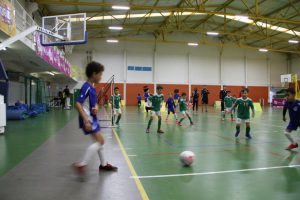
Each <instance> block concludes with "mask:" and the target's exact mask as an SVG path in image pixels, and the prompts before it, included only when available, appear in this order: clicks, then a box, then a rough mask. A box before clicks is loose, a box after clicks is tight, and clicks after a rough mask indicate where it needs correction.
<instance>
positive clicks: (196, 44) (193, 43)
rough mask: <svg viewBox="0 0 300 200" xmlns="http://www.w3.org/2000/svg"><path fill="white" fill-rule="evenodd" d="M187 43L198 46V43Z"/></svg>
mask: <svg viewBox="0 0 300 200" xmlns="http://www.w3.org/2000/svg"><path fill="white" fill-rule="evenodd" d="M188 45H189V46H198V43H194V42H189V43H188Z"/></svg>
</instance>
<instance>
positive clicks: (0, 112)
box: [0, 95, 6, 134]
mask: <svg viewBox="0 0 300 200" xmlns="http://www.w3.org/2000/svg"><path fill="white" fill-rule="evenodd" d="M5 126H6V104H5V103H4V96H3V95H0V134H4V132H5Z"/></svg>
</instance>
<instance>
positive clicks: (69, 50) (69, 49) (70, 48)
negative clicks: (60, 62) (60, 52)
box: [64, 45, 74, 55]
mask: <svg viewBox="0 0 300 200" xmlns="http://www.w3.org/2000/svg"><path fill="white" fill-rule="evenodd" d="M73 48H74V45H64V51H65V54H66V55H70V54H72V52H73Z"/></svg>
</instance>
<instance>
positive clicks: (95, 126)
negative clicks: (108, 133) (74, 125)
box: [80, 121, 101, 135]
mask: <svg viewBox="0 0 300 200" xmlns="http://www.w3.org/2000/svg"><path fill="white" fill-rule="evenodd" d="M80 128H81V129H82V131H83V133H84V134H85V135H90V134H95V133H98V132H99V131H101V128H100V125H99V124H98V122H97V121H94V122H93V123H92V131H86V130H85V129H84V126H80Z"/></svg>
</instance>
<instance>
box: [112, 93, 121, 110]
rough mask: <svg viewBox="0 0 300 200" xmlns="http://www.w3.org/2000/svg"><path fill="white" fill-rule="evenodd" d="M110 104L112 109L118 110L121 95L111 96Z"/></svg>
mask: <svg viewBox="0 0 300 200" xmlns="http://www.w3.org/2000/svg"><path fill="white" fill-rule="evenodd" d="M110 103H114V108H115V109H119V108H120V104H121V95H120V94H118V95H111V97H110Z"/></svg>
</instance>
